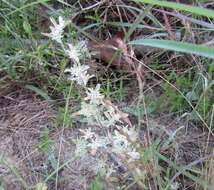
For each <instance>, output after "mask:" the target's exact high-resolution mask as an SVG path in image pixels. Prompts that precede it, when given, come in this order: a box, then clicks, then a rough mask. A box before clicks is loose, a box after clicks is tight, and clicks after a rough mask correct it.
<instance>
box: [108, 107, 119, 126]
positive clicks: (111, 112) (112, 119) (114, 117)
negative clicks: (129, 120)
mask: <svg viewBox="0 0 214 190" xmlns="http://www.w3.org/2000/svg"><path fill="white" fill-rule="evenodd" d="M104 115H105V117H106V119H107V120H106V123H105V125H106V127H110V126H112V125H115V124H116V122H121V121H120V119H121V116H120V114H118V113H117V112H116V110H115V109H114V108H113V107H109V109H108V110H107V111H105V112H104Z"/></svg>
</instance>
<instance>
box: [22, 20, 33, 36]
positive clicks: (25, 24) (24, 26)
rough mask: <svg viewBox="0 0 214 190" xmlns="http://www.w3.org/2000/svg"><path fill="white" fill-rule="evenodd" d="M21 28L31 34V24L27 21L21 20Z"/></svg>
mask: <svg viewBox="0 0 214 190" xmlns="http://www.w3.org/2000/svg"><path fill="white" fill-rule="evenodd" d="M23 28H24V30H25V32H26V33H27V34H30V35H31V34H32V29H31V25H30V24H29V22H27V21H24V22H23Z"/></svg>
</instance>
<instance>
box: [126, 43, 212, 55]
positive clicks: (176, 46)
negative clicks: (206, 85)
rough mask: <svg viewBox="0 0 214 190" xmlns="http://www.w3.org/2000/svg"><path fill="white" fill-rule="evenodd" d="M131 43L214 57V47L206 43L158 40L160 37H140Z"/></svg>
mask: <svg viewBox="0 0 214 190" xmlns="http://www.w3.org/2000/svg"><path fill="white" fill-rule="evenodd" d="M130 44H132V45H143V46H151V47H156V48H163V49H167V50H172V51H178V52H183V53H191V54H195V55H199V56H204V57H208V58H212V59H214V48H211V47H208V46H204V45H195V44H191V43H186V42H177V41H172V40H158V39H139V40H135V41H131V42H130Z"/></svg>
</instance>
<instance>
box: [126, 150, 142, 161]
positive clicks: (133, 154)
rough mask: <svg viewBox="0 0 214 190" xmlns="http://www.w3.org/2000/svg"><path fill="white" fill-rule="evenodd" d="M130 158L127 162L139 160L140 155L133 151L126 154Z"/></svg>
mask: <svg viewBox="0 0 214 190" xmlns="http://www.w3.org/2000/svg"><path fill="white" fill-rule="evenodd" d="M127 154H128V155H129V156H130V159H129V162H133V161H135V160H139V159H140V153H139V152H137V151H136V150H135V149H133V150H132V151H130V152H128V153H127Z"/></svg>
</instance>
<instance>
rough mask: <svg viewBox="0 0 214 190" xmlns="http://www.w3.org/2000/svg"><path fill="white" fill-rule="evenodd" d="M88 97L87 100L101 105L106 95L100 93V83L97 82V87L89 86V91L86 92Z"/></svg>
mask: <svg viewBox="0 0 214 190" xmlns="http://www.w3.org/2000/svg"><path fill="white" fill-rule="evenodd" d="M86 94H87V97H86V98H85V100H86V101H87V100H90V104H96V105H99V104H100V103H101V102H102V100H103V98H104V96H103V95H101V94H100V84H97V86H96V88H95V89H93V88H88V91H87V92H86Z"/></svg>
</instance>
